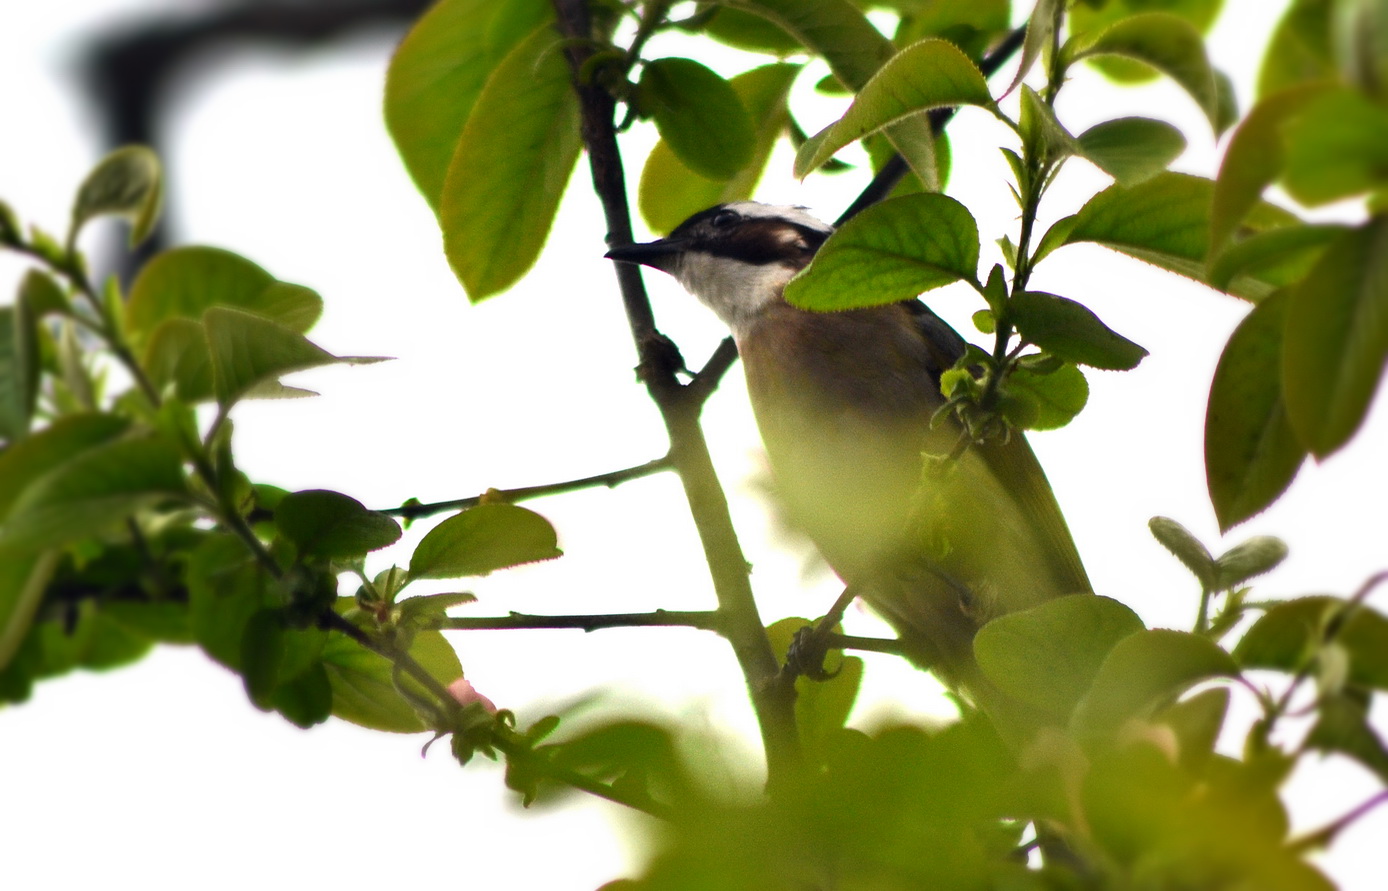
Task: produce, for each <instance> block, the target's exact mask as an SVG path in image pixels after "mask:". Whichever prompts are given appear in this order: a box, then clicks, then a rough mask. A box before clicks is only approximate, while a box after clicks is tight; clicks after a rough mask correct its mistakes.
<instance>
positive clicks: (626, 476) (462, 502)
mask: <svg viewBox="0 0 1388 891" xmlns="http://www.w3.org/2000/svg"><path fill="white" fill-rule="evenodd" d="M673 469H674V464H673V463H672V462H671V461H670V456H669V455H666V456H665V457H663V458H656V459H655V460H654V461H647V462H646V463H645V464H638V465H636V466H635V467H625V468H623V469H621V470H612V471H608V472H607V473H599V474H596V475H594V476H585V477H582V478H581V479H576V480H564V481H563V482H558V483H543V484H541V485H538V486H521V487H519V488H516V489H491V490H488V491H487V492H485V493H483V494H481V495H474V496H472V497H471V498H455V499H453V500H452V501H435V502H432V503H430V504H402V505H400V506H399V507H387V508H385V509H383V510H381V511H379V513H383V514H387V515H389V516H393V517H403V518H404V519H406V520H417V519H419V518H420V517H428V516H432V515H433V514H439V513H443V512H445V511H451V510H466V509H467V508H469V507H476V506H477V505H479V504H481V503H482V502H483V501H505V502H507V503H510V502H515V501H525V500H527V499H529V498H540V497H543V496H545V495H559V494H562V493H564V492H576V491H578V490H580V489H594V488H597V487H598V486H606V487H607V488H609V489H611V488H613V487H615V486H619V485H621V484H622V483H626V482H630V481H631V480H636V479H640V478H642V477H646V476H651V475H652V474H656V473H661V472H663V471H666V470H673Z"/></svg>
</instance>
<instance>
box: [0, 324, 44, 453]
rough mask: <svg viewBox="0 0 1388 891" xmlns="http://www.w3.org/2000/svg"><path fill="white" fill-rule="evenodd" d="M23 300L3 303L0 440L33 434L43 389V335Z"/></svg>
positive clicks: (17, 438) (0, 366)
mask: <svg viewBox="0 0 1388 891" xmlns="http://www.w3.org/2000/svg"><path fill="white" fill-rule="evenodd" d="M38 334H39V332H38V326H37V324H36V319H35V316H34V314H33V313H32V312H30V311H29V308H28V306H27V305H25V304H24V303H23V302H20V303H17V304H15V305H14V306H0V441H9V442H14V441H16V440H19V439H22V438H23V437H24V436H26V435H27V434H28V433H29V425H30V424H31V423H32V421H33V417H34V403H35V401H36V400H37V399H38V392H39V338H38Z"/></svg>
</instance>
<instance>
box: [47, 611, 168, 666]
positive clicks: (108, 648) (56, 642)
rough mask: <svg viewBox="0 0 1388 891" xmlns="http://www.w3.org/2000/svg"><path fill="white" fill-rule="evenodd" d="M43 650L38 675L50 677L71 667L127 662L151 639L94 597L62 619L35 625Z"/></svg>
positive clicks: (140, 654) (141, 653)
mask: <svg viewBox="0 0 1388 891" xmlns="http://www.w3.org/2000/svg"><path fill="white" fill-rule="evenodd" d="M34 634H35V636H37V637H38V639H39V643H40V648H41V650H42V654H43V655H42V661H41V663H40V664H39V665H38V666H37V668H36V671H35V675H36V676H37V677H50V676H54V675H58V674H63V673H66V672H68V671H71V670H72V669H74V668H89V669H93V670H96V671H101V670H104V669H110V668H119V667H120V666H122V665H128V664H130V663H131V662H134V661H136V660H137V659H140V658H141V657H143V656H144V655H145V654H146V653H148V652H149V651H150V648H151V647H153V645H154V642H153V641H152V640H150V639H149V638H147V637H144V636H143V635H140V634H137V633H134V632H132V631H131V630H130V629H128V628H125V627H123V626H121V625H120V624H118V623H116V622H113V621H111V620H110V619H109V618H108V617H107V616H106V615H105V613H104V612H103V611H102V610H101V609H100V607H99V606H98V605H97V604H96V602H95V601H92V600H86V601H84V602H82V603H80V604H78V605H77V606H76V608H75V609H74V610H73V613H72V615H71V616H70V617H69V619H68V620H67V621H65V622H54V621H48V622H40V623H38V624H37V625H36V626H35V628H34Z"/></svg>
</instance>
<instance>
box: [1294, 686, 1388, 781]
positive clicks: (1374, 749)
mask: <svg viewBox="0 0 1388 891" xmlns="http://www.w3.org/2000/svg"><path fill="white" fill-rule="evenodd" d="M1303 745H1304V746H1305V747H1306V748H1308V749H1315V750H1318V751H1321V752H1338V753H1340V754H1342V755H1348V756H1349V757H1351V758H1353V759H1354V760H1355V761H1358V762H1359V763H1360V764H1362V765H1364V766H1365V767H1367V768H1368V769H1369V770H1371V771H1373V772H1374V774H1375V775H1377V776H1378V779H1379V782H1382V783H1388V747H1385V746H1384V744H1383V740H1382V738H1380V737H1379V735H1378V732H1377V731H1376V730H1374V728H1373V725H1372V724H1370V723H1369V710H1368V708H1367V704H1366V703H1364V702H1361V701H1359V700H1358V699H1357V698H1354V697H1350V696H1328V697H1325V698H1323V699H1321V701H1320V703H1319V705H1318V706H1317V709H1316V724H1315V726H1314V727H1312V728H1311V732H1310V733H1308V734H1307V735H1306V741H1305V742H1304V743H1303Z"/></svg>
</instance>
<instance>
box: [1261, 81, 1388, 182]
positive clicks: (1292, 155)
mask: <svg viewBox="0 0 1388 891" xmlns="http://www.w3.org/2000/svg"><path fill="white" fill-rule="evenodd" d="M1283 133H1284V136H1285V139H1286V170H1285V171H1284V173H1283V176H1282V182H1283V184H1284V185H1285V186H1286V187H1287V192H1288V193H1290V194H1291V196H1292V197H1293V198H1295V199H1296V200H1297V201H1299V202H1301V203H1302V204H1305V205H1307V206H1315V205H1320V204H1326V203H1328V202H1331V201H1338V200H1340V199H1342V198H1349V197H1352V196H1355V195H1362V194H1364V193H1366V192H1370V191H1373V190H1378V189H1382V188H1383V187H1384V186H1385V185H1388V110H1385V109H1384V108H1383V106H1382V105H1380V104H1379V103H1377V102H1374V101H1373V100H1371V99H1370V98H1369V97H1367V96H1365V95H1364V94H1363V93H1360V92H1359V91H1358V90H1351V89H1348V88H1341V89H1336V90H1328V91H1326V92H1324V93H1321V94H1320V95H1318V96H1314V97H1312V98H1311V99H1310V101H1308V102H1307V103H1306V104H1305V106H1303V107H1302V108H1301V110H1300V114H1298V115H1297V116H1296V117H1295V118H1294V119H1293V120H1291V121H1289V122H1288V123H1287V124H1286V125H1285V128H1284V130H1283Z"/></svg>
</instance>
